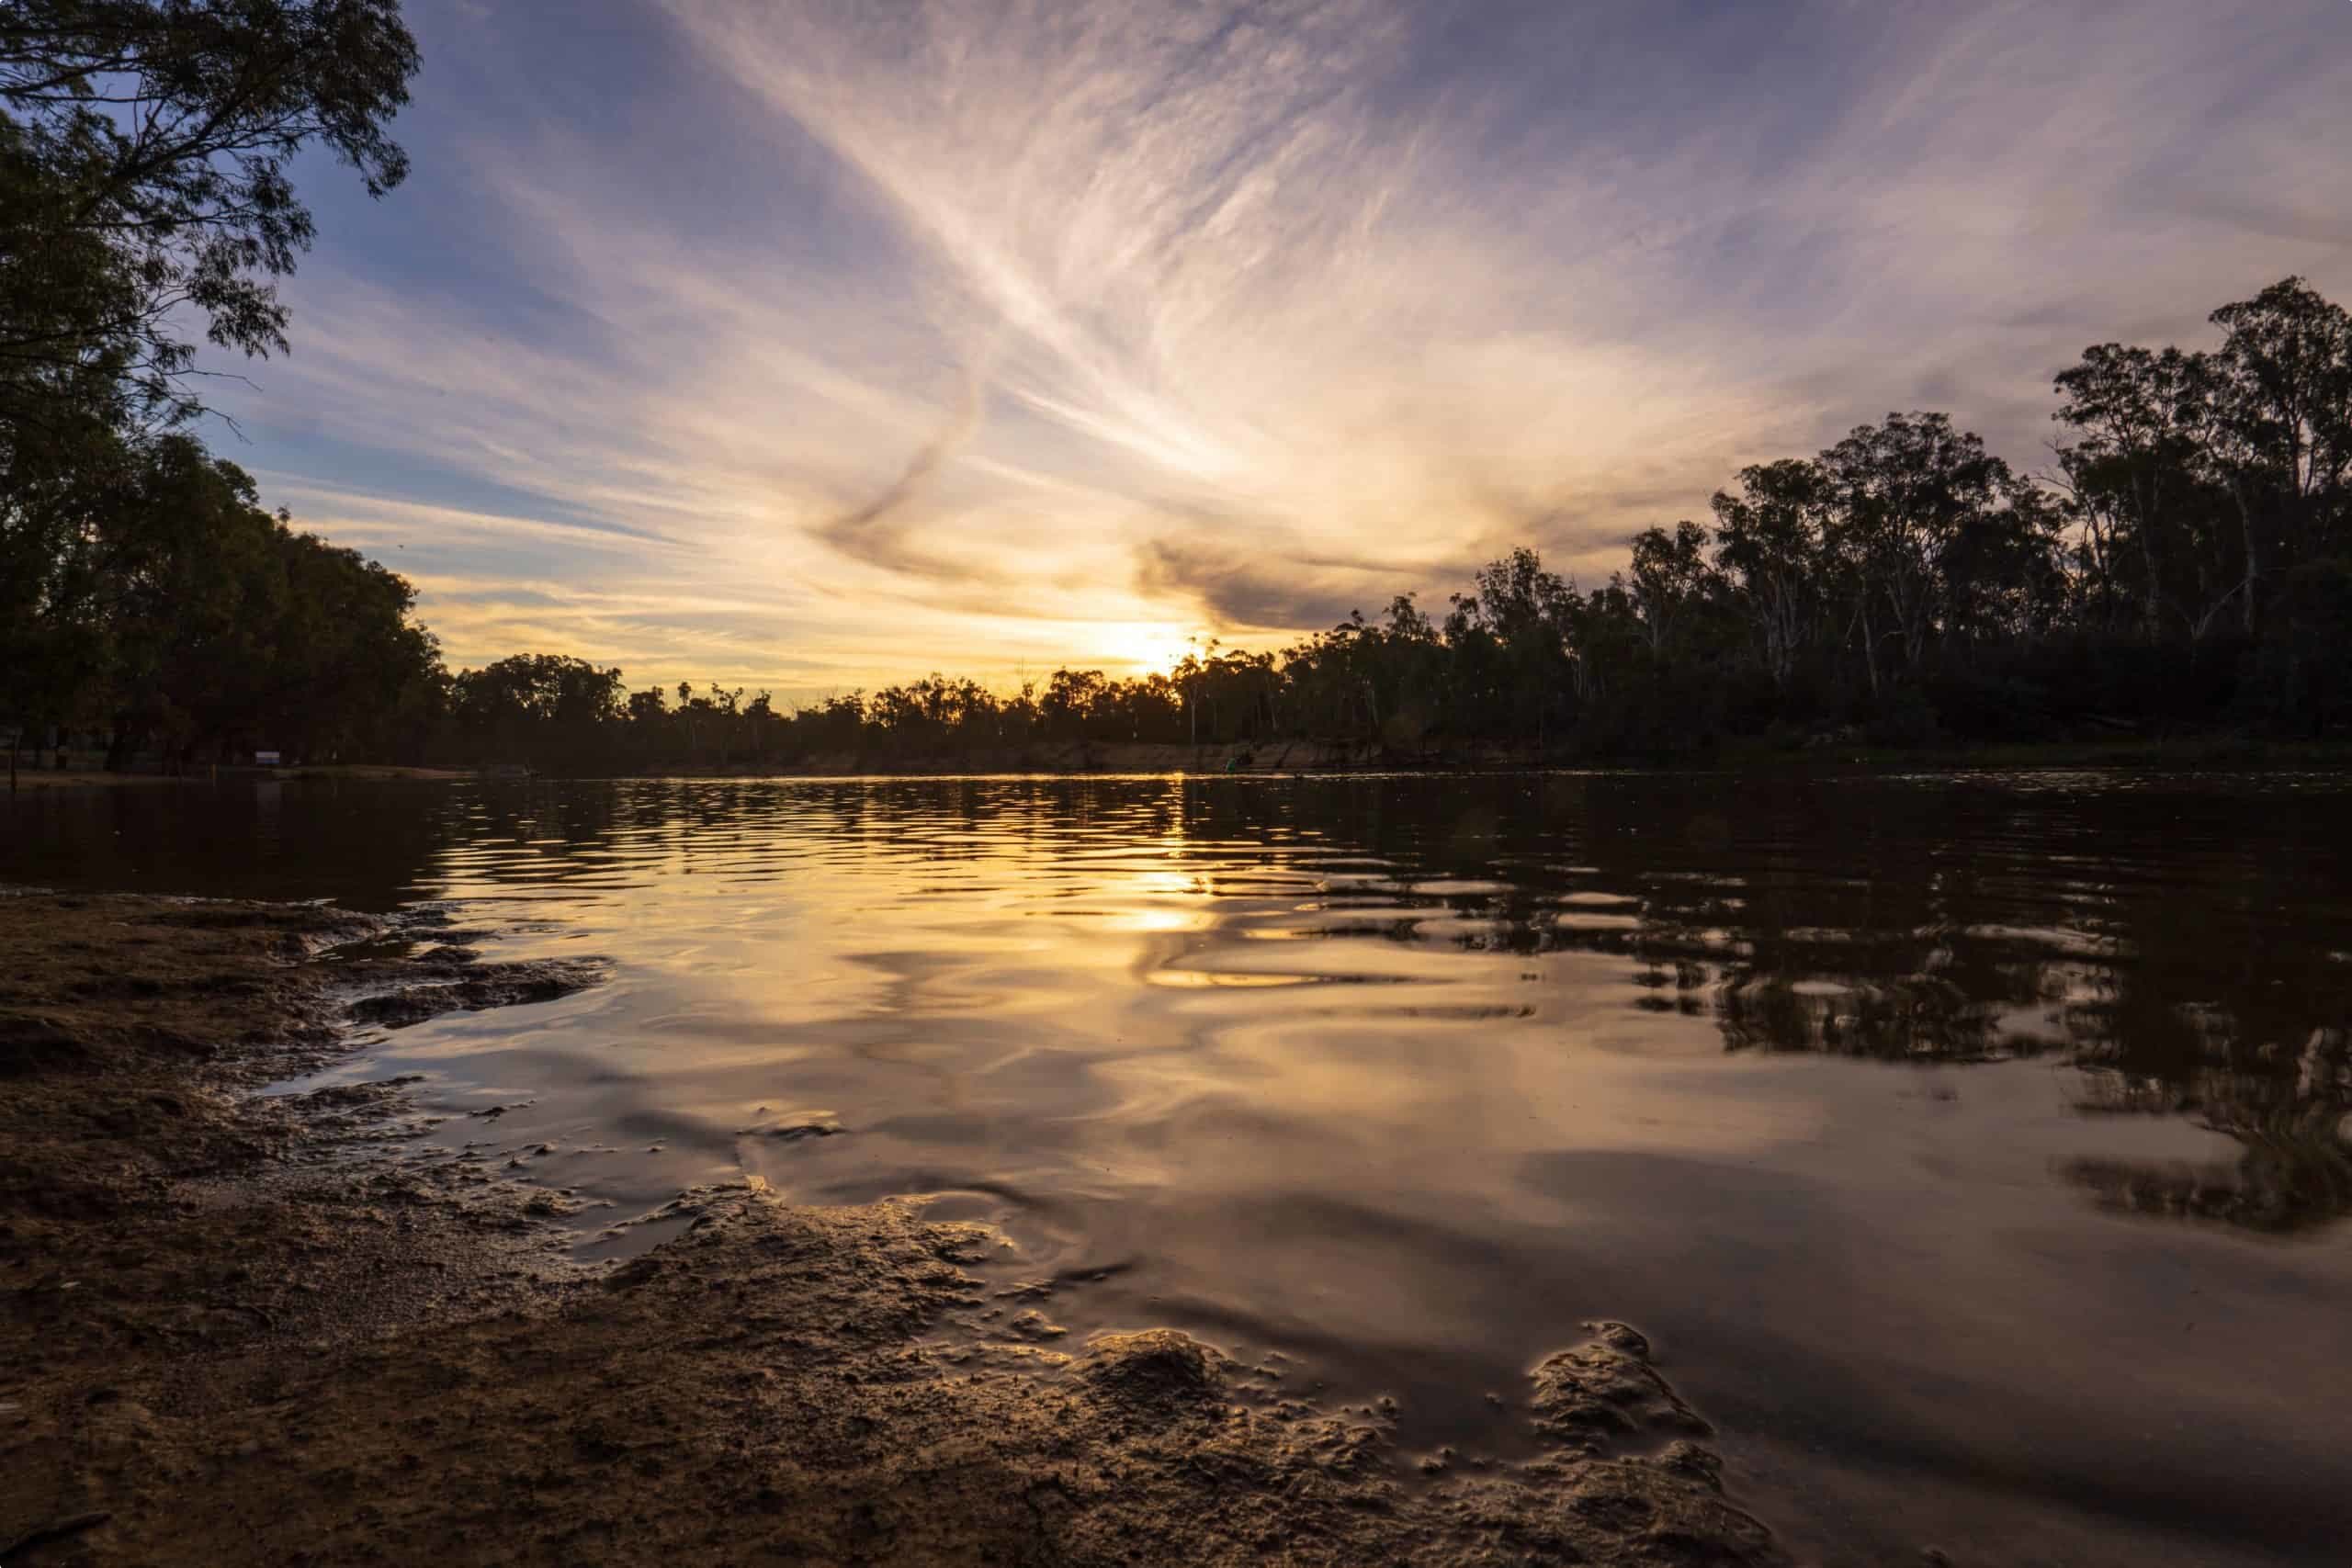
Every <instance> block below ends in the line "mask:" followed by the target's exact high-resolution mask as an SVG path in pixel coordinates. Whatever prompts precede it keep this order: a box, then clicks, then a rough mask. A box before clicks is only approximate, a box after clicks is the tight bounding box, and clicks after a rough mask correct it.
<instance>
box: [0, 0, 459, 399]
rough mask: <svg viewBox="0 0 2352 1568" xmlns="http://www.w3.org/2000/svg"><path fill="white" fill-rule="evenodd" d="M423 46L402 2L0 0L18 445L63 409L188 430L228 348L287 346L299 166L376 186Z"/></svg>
mask: <svg viewBox="0 0 2352 1568" xmlns="http://www.w3.org/2000/svg"><path fill="white" fill-rule="evenodd" d="M417 65H418V58H417V51H416V42H415V39H413V38H412V37H411V36H410V34H409V31H408V28H407V27H406V26H405V25H404V24H403V23H402V21H401V14H400V7H399V5H398V3H397V0H7V4H6V6H0V111H5V112H4V113H0V437H5V436H7V435H9V434H11V429H12V427H17V426H21V425H24V424H26V423H43V422H53V421H54V420H56V419H57V418H58V417H59V416H58V412H57V411H58V410H59V409H61V408H84V407H88V406H91V404H92V403H93V401H95V402H96V404H97V405H98V406H99V407H100V408H101V410H102V412H104V413H106V414H107V415H109V416H116V417H121V416H133V417H145V418H161V419H162V420H163V421H164V422H165V423H171V422H173V421H175V420H176V419H178V418H181V417H184V416H186V415H187V413H189V412H192V411H193V410H194V409H195V408H196V407H197V406H198V400H197V399H196V398H195V396H194V393H193V392H192V390H191V389H190V387H189V376H190V373H191V371H192V369H193V361H194V354H195V351H194V345H192V344H189V343H187V342H186V341H184V340H183V339H182V337H181V336H180V335H179V322H180V321H181V320H183V319H185V318H187V317H188V316H190V315H192V316H194V317H195V318H197V319H200V320H201V321H203V322H204V331H205V335H206V336H207V337H209V339H210V340H211V341H212V342H213V343H214V344H219V345H220V346H222V347H224V348H232V349H235V350H238V351H241V352H243V353H244V354H248V355H266V354H270V353H274V352H280V351H283V350H284V349H285V348H286V347H287V338H286V326H287V312H286V309H285V307H284V305H283V304H281V303H280V302H279V300H278V298H277V288H276V285H275V283H274V281H273V280H274V279H275V278H277V277H279V276H284V275H285V274H287V273H289V272H291V271H292V270H293V269H294V264H295V258H296V256H297V255H298V254H300V252H301V251H303V250H304V249H306V248H308V246H309V245H310V243H311V237H312V232H313V229H312V222H311V213H310V210H309V209H308V208H306V207H305V206H304V205H303V204H302V202H301V200H300V197H299V196H298V195H297V193H296V191H295V188H294V185H293V180H292V177H291V165H292V164H293V161H294V158H295V156H296V154H297V153H299V152H301V151H302V150H304V149H305V148H307V147H311V146H320V147H324V148H327V149H330V150H332V151H333V152H334V154H335V156H336V157H337V158H339V159H340V160H341V161H342V162H343V163H345V164H348V165H350V166H351V167H352V168H353V169H355V170H356V171H357V173H358V175H359V177H360V179H361V181H362V183H363V184H364V185H365V186H366V187H367V188H368V192H369V193H370V194H371V195H381V194H382V193H384V192H385V191H387V190H390V188H391V187H392V186H396V185H398V184H399V183H400V182H401V178H402V177H403V176H404V175H406V173H407V171H408V162H407V159H406V157H405V156H404V155H403V154H402V152H401V149H400V148H399V147H398V146H397V145H396V144H395V143H394V142H393V141H391V139H390V136H389V135H388V134H387V131H386V126H387V124H388V123H389V122H390V119H391V118H392V116H393V115H394V114H395V113H397V112H398V111H399V109H400V107H401V106H402V105H403V104H405V103H406V102H407V101H408V82H409V79H410V78H411V77H412V76H413V75H414V74H415V73H416V70H417Z"/></svg>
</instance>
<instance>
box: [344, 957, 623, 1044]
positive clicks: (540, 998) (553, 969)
mask: <svg viewBox="0 0 2352 1568" xmlns="http://www.w3.org/2000/svg"><path fill="white" fill-rule="evenodd" d="M457 951H458V952H459V953H465V954H466V956H465V958H463V959H456V960H443V961H442V962H443V963H446V964H449V966H451V967H461V968H462V971H463V973H462V975H461V976H459V977H458V978H455V979H447V980H438V981H435V982H432V983H428V984H425V985H415V986H401V987H398V988H396V989H393V990H390V991H383V992H379V993H378V994H376V995H374V996H367V997H362V998H359V999H358V1000H356V1001H355V1002H353V1003H352V1004H351V1005H350V1007H349V1008H348V1009H347V1010H346V1011H347V1013H348V1015H349V1017H350V1018H351V1020H352V1021H353V1022H355V1023H374V1024H380V1025H382V1026H383V1027H385V1028H387V1029H405V1028H406V1027H408V1026H409V1025H410V1024H413V1023H422V1022H424V1021H425V1020H426V1019H429V1018H438V1017H440V1016H441V1015H442V1014H443V1013H445V1012H480V1011H481V1010H483V1009H485V1008H498V1007H513V1006H515V1005H516V1004H518V1003H523V1002H551V1001H554V1000H555V999H556V998H559V997H568V996H570V995H571V994H572V993H573V992H574V991H584V990H586V989H587V988H588V987H591V986H594V985H598V984H600V983H602V982H603V981H604V980H605V978H606V977H607V976H609V975H610V974H611V966H610V965H608V964H605V962H604V961H603V960H601V959H593V958H592V959H569V958H542V959H534V960H530V961H527V962H524V963H518V964H476V963H473V962H471V953H470V952H469V950H465V949H458V950H457Z"/></svg>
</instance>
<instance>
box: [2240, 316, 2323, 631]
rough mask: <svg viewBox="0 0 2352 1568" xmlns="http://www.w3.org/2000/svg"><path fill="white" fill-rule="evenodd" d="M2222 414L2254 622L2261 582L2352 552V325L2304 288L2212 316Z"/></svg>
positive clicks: (2248, 614) (2251, 624)
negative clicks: (2218, 334) (2280, 571)
mask: <svg viewBox="0 0 2352 1568" xmlns="http://www.w3.org/2000/svg"><path fill="white" fill-rule="evenodd" d="M2212 321H2213V324H2214V325H2215V326H2218V327H2220V328H2222V330H2223V331H2224V332H2225V333H2227V334H2228V335H2227V337H2226V338H2224V339H2223V341H2222V348H2221V351H2220V353H2218V354H2217V355H2214V356H2213V360H2212V369H2213V372H2214V375H2213V379H2212V383H2211V405H2210V406H2211V410H2212V412H2213V416H2214V417H2213V426H2214V429H2215V431H2216V434H2217V435H2218V437H2219V439H2218V441H2217V443H2216V445H2217V446H2219V447H2220V449H2221V452H2222V457H2223V472H2224V473H2225V475H2226V476H2227V478H2228V482H2229V485H2230V490H2231V494H2232V495H2233V498H2234V499H2235V500H2236V502H2237V505H2238V512H2239V517H2240V521H2241V524H2242V525H2243V528H2244V530H2245V628H2246V631H2247V633H2248V634H2249V635H2251V634H2252V633H2253V632H2254V631H2255V630H2256V626H2257V623H2258V611H2259V603H2260V599H2261V593H2262V589H2261V580H2262V578H2263V576H2264V575H2265V573H2266V572H2267V570H2271V566H2272V563H2273V562H2276V563H2277V564H2278V566H2280V567H2283V568H2287V569H2291V568H2293V567H2295V566H2299V565H2301V564H2304V563H2306V562H2312V561H2318V560H2323V559H2325V558H2328V557H2329V556H2330V555H2331V554H2332V553H2333V552H2335V551H2336V550H2339V549H2344V548H2346V547H2352V515H2347V513H2348V512H2352V506H2348V505H2347V502H2352V313H2347V312H2346V310H2344V308H2343V307H2342V306H2340V305H2336V304H2334V303H2332V302H2331V301H2329V300H2327V299H2323V298H2322V297H2321V296H2320V295H2319V293H2318V292H2317V291H2316V290H2314V289H2313V288H2312V287H2311V286H2310V285H2309V284H2307V283H2305V282H2304V281H2303V280H2302V279H2301V278H2300V277H2290V278H2286V279H2283V280H2281V281H2280V282H2278V283H2274V284H2272V285H2271V286H2270V287H2269V288H2266V289H2264V290H2263V291H2262V292H2261V293H2260V294H2257V295H2256V296H2255V297H2254V298H2253V299H2245V300H2241V301H2239V302H2237V303H2236V304H2232V305H2224V306H2222V308H2221V309H2220V310H2216V311H2214V312H2213V315H2212Z"/></svg>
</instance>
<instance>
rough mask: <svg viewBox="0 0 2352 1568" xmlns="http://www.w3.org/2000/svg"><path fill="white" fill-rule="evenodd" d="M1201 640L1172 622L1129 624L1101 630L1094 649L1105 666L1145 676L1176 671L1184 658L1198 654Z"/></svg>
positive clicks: (1111, 626) (1197, 635)
mask: <svg viewBox="0 0 2352 1568" xmlns="http://www.w3.org/2000/svg"><path fill="white" fill-rule="evenodd" d="M1204 640H1205V639H1204V638H1203V637H1202V636H1201V634H1200V633H1198V632H1195V631H1191V630H1188V629H1187V628H1186V627H1184V626H1179V625H1176V624H1175V623H1173V622H1149V621H1132V622H1125V623H1118V624H1113V625H1109V626H1103V628H1102V629H1101V632H1100V634H1099V636H1098V637H1097V639H1096V644H1095V646H1096V647H1097V648H1099V649H1101V653H1100V655H1099V657H1100V658H1101V659H1102V660H1103V661H1104V662H1105V663H1106V664H1115V665H1119V666H1121V667H1123V671H1122V672H1124V673H1126V674H1130V675H1148V674H1153V673H1161V674H1164V673H1166V672H1167V671H1170V670H1173V669H1175V668H1176V666H1177V665H1178V664H1180V663H1182V662H1183V659H1184V655H1186V654H1187V653H1197V652H1199V651H1200V649H1201V648H1202V646H1203V643H1204Z"/></svg>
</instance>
